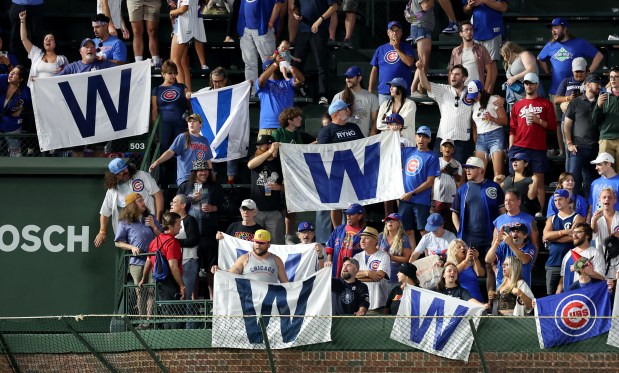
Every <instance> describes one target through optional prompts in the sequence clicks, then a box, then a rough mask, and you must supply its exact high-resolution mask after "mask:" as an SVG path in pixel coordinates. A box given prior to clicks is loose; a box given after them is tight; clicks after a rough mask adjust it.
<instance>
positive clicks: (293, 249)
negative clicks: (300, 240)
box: [217, 234, 318, 281]
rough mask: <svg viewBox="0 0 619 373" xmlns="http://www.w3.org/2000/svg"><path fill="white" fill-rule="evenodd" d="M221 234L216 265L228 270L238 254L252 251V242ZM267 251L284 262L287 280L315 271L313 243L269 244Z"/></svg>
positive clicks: (316, 257)
mask: <svg viewBox="0 0 619 373" xmlns="http://www.w3.org/2000/svg"><path fill="white" fill-rule="evenodd" d="M223 236H224V238H223V239H221V240H219V261H218V263H217V266H218V267H219V268H221V269H224V270H228V269H230V267H232V265H233V264H234V262H236V259H237V258H238V257H239V256H241V255H243V254H247V253H248V252H249V251H252V247H253V243H252V242H251V241H245V240H240V239H238V238H235V237H232V236H229V235H227V234H224V235H223ZM269 252H270V253H272V254H275V255H277V256H278V257H279V258H280V259H281V260H282V261H283V262H284V266H285V267H286V275H288V281H296V280H297V279H299V278H304V277H308V276H310V275H312V274H313V273H314V272H316V268H317V265H318V253H316V250H314V244H306V245H271V247H269Z"/></svg>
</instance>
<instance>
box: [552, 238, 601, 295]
mask: <svg viewBox="0 0 619 373" xmlns="http://www.w3.org/2000/svg"><path fill="white" fill-rule="evenodd" d="M580 256H584V257H585V258H587V259H591V258H593V259H591V263H592V264H593V269H594V270H595V271H596V272H597V273H599V274H603V273H604V270H605V269H606V268H605V267H604V258H602V256H601V255H600V254H599V252H598V251H597V249H596V248H595V247H589V248H587V249H586V250H585V251H583V252H582V253H580ZM571 257H572V250H570V251H568V252H567V254H565V256H564V257H563V261H562V262H561V276H563V277H565V273H566V272H567V271H569V270H570V268H569V267H568V266H567V261H568V260H569V259H570V258H571ZM573 280H574V281H576V280H578V275H577V274H574V277H573ZM574 281H572V283H574ZM570 285H571V284H570ZM567 290H569V289H563V291H567Z"/></svg>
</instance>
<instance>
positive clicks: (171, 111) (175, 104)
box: [151, 83, 187, 127]
mask: <svg viewBox="0 0 619 373" xmlns="http://www.w3.org/2000/svg"><path fill="white" fill-rule="evenodd" d="M186 88H187V86H186V85H184V84H182V83H174V84H172V85H170V86H164V85H160V86H158V87H155V88H153V91H152V93H151V96H154V97H156V98H157V111H158V112H159V114H161V120H162V121H163V122H166V123H172V124H173V123H179V124H180V125H181V126H185V127H186V124H185V121H184V120H183V114H184V113H185V111H186V110H187V98H185V89H186Z"/></svg>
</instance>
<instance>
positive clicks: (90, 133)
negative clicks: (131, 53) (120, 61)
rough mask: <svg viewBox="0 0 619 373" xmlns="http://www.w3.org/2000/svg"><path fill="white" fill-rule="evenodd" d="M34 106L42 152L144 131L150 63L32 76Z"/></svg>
mask: <svg viewBox="0 0 619 373" xmlns="http://www.w3.org/2000/svg"><path fill="white" fill-rule="evenodd" d="M32 104H33V108H34V119H35V121H36V126H37V135H38V138H39V145H40V147H41V150H44V151H45V150H53V149H59V148H68V147H73V146H80V145H87V144H95V143H99V142H104V141H110V140H115V139H122V138H124V137H130V136H136V135H141V134H143V133H146V132H148V124H149V115H150V62H149V61H148V60H147V61H142V62H136V63H132V64H127V65H122V66H118V67H113V68H110V69H105V70H97V71H91V72H87V73H81V74H75V75H63V76H57V77H51V78H39V79H36V80H35V81H34V83H33V86H32Z"/></svg>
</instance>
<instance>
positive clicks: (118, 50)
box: [93, 35, 127, 62]
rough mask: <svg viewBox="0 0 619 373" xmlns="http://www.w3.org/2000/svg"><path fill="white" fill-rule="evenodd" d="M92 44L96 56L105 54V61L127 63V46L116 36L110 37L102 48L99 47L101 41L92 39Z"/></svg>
mask: <svg viewBox="0 0 619 373" xmlns="http://www.w3.org/2000/svg"><path fill="white" fill-rule="evenodd" d="M93 42H94V43H95V47H97V56H101V55H103V54H105V59H107V60H117V61H121V62H127V46H126V45H125V43H124V42H123V41H122V40H120V39H119V38H117V37H116V36H113V35H110V37H109V38H107V40H106V41H104V42H103V45H102V46H99V43H101V40H100V39H99V38H94V39H93Z"/></svg>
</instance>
